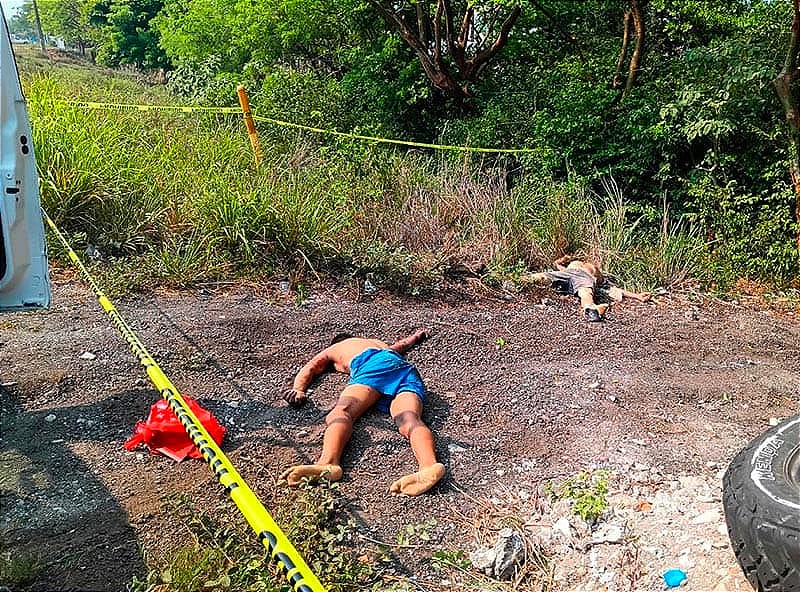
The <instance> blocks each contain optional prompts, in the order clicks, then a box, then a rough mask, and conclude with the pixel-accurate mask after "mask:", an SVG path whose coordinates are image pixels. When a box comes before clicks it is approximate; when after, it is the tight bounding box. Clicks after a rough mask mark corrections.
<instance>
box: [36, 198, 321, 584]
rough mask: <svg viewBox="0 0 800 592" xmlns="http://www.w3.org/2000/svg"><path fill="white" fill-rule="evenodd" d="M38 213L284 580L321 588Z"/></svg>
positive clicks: (208, 436)
mask: <svg viewBox="0 0 800 592" xmlns="http://www.w3.org/2000/svg"><path fill="white" fill-rule="evenodd" d="M42 215H43V216H44V219H45V221H46V222H47V224H48V226H50V228H51V229H52V231H53V232H54V233H55V235H56V236H57V237H58V239H59V240H60V241H61V244H62V245H63V246H64V248H65V249H66V251H67V254H68V255H69V258H70V260H71V261H72V262H73V263H74V264H75V266H76V267H77V268H78V270H79V271H80V272H81V275H83V277H84V279H85V280H86V281H87V282H88V283H89V285H90V286H91V288H92V290H93V291H94V293H95V296H97V299H98V301H99V302H100V306H102V307H103V310H105V311H106V313H107V314H108V316H109V317H110V318H111V320H112V321H113V322H114V324H115V325H116V327H117V329H118V330H119V332H120V333H121V334H122V336H123V337H124V338H125V340H126V341H127V342H128V345H129V346H130V348H131V350H132V351H133V353H134V355H135V356H136V357H137V358H138V360H139V362H140V363H141V364H142V366H144V367H145V370H146V372H147V376H148V377H149V378H150V381H151V382H152V383H153V385H155V387H156V389H158V392H159V393H160V394H161V396H162V397H164V399H165V400H166V401H167V402H168V403H169V406H170V408H171V409H172V410H173V411H174V412H175V415H177V416H178V419H179V420H180V422H181V423H182V424H183V427H184V429H185V430H186V433H187V434H189V437H190V438H191V439H192V442H194V444H195V445H196V446H197V448H198V449H199V450H200V452H201V453H202V455H203V458H204V459H205V460H206V462H207V463H208V464H209V466H210V467H211V470H212V471H213V472H214V475H216V477H217V479H218V480H219V482H220V484H221V485H222V486H223V487H224V488H225V490H226V491H227V492H228V495H230V497H231V499H232V500H233V501H234V503H235V504H236V506H237V507H238V508H239V510H240V511H241V513H242V514H243V515H244V517H245V519H246V520H247V522H248V524H250V527H251V528H252V529H253V530H254V531H255V533H256V535H258V539H259V540H260V541H261V543H262V544H263V545H264V546H265V547H266V548H267V551H268V552H269V554H270V556H271V557H272V559H273V560H275V561H276V562H277V565H278V567H279V568H280V569H281V570H282V571H283V572H284V575H285V576H286V578H287V580H288V581H289V584H291V586H292V588H293V589H294V590H295V592H325V588H324V587H323V586H322V584H320V582H319V580H318V579H317V577H316V576H315V575H314V574H313V573H312V571H311V569H310V568H309V567H308V565H307V564H306V562H305V561H304V560H303V558H302V557H301V556H300V554H299V553H298V552H297V550H296V549H295V548H294V546H293V545H292V543H291V541H289V539H288V538H287V537H286V535H285V534H284V533H283V531H282V530H281V529H280V527H279V526H278V525H277V523H276V522H275V521H274V520H273V519H272V516H270V514H269V512H267V510H266V508H264V506H263V504H262V503H261V502H260V501H259V499H258V498H257V497H256V495H255V494H254V493H253V491H252V490H251V489H250V487H249V486H248V485H247V483H246V482H245V481H244V479H242V477H241V476H240V475H239V473H238V471H237V470H236V469H235V467H234V466H233V464H231V462H230V461H229V460H228V458H227V457H226V456H225V454H224V453H223V452H222V450H221V449H220V448H219V447H218V446H217V444H216V443H215V442H214V440H213V438H212V437H211V436H210V435H209V433H208V432H207V431H206V429H205V428H204V427H203V424H202V423H200V421H199V420H198V419H197V416H195V414H194V413H192V410H191V409H190V408H189V406H188V405H187V404H186V401H185V400H184V399H183V397H181V395H180V394H179V393H178V389H176V388H175V386H174V385H173V384H172V383H171V382H170V380H169V379H168V378H167V377H166V375H165V374H164V373H163V372H162V371H161V368H159V366H158V364H156V362H155V360H154V359H153V358H152V356H151V355H150V354H149V353H148V351H147V349H146V348H145V347H144V345H143V344H142V342H141V341H139V338H138V337H136V334H135V333H134V332H133V330H132V329H131V328H130V326H128V323H127V322H125V319H124V318H122V315H120V314H119V312H118V311H117V309H116V308H115V307H114V305H113V304H112V303H111V301H110V300H109V299H108V298H106V296H105V295H104V294H103V292H102V291H101V290H100V288H99V287H98V286H97V284H96V283H95V281H94V278H92V276H91V274H90V273H89V271H88V270H87V269H86V267H85V266H84V265H83V262H82V261H81V260H80V259H79V258H78V256H77V255H76V254H75V251H73V250H72V247H70V245H69V243H68V242H67V240H66V239H65V238H64V235H63V234H61V231H59V229H58V227H56V225H55V223H54V222H53V221H52V220H51V219H50V216H48V215H47V212H45V211H44V209H42Z"/></svg>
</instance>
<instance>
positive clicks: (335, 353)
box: [328, 337, 389, 373]
mask: <svg viewBox="0 0 800 592" xmlns="http://www.w3.org/2000/svg"><path fill="white" fill-rule="evenodd" d="M370 348H374V349H389V345H388V344H387V343H386V342H384V341H381V340H380V339H365V338H362V337H351V338H349V339H345V340H343V341H340V342H339V343H336V344H334V345H332V346H331V347H330V348H328V350H329V351H328V356H329V357H330V359H331V361H332V362H333V366H334V368H335V369H336V370H337V371H338V372H344V373H349V372H350V363H351V362H352V361H353V358H355V357H356V356H359V355H361V354H362V353H364V352H365V351H366V350H368V349H370Z"/></svg>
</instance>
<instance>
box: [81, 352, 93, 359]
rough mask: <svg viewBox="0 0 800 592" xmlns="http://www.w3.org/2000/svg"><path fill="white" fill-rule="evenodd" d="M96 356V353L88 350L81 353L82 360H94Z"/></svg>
mask: <svg viewBox="0 0 800 592" xmlns="http://www.w3.org/2000/svg"><path fill="white" fill-rule="evenodd" d="M96 357H97V356H96V355H94V354H93V353H92V352H88V351H87V352H83V353H82V354H81V360H94V359H95V358H96Z"/></svg>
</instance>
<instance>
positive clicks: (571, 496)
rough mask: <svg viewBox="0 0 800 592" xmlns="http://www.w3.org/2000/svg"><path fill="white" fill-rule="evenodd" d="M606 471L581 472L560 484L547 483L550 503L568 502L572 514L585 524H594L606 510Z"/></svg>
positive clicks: (607, 475)
mask: <svg viewBox="0 0 800 592" xmlns="http://www.w3.org/2000/svg"><path fill="white" fill-rule="evenodd" d="M608 477H609V472H608V471H602V470H601V471H594V472H592V473H589V472H587V471H581V472H579V473H578V474H576V475H573V476H572V477H568V478H566V479H564V480H563V481H561V482H560V483H558V484H557V485H556V484H553V483H548V485H547V487H546V489H545V490H546V492H547V494H548V495H549V496H550V499H551V500H552V501H558V500H570V501H571V502H572V512H573V513H574V514H575V515H576V516H580V517H581V518H582V519H583V520H585V521H587V522H595V521H596V520H597V519H598V518H599V517H600V515H601V514H602V513H603V512H604V511H605V510H606V509H607V508H608V497H607V496H608Z"/></svg>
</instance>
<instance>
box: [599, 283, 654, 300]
mask: <svg viewBox="0 0 800 592" xmlns="http://www.w3.org/2000/svg"><path fill="white" fill-rule="evenodd" d="M608 295H609V296H610V297H611V298H612V299H614V300H616V301H617V302H622V299H623V298H631V299H633V300H638V301H639V302H649V301H650V299H651V298H652V295H651V294H650V293H649V292H630V291H628V290H625V289H623V288H619V287H617V286H612V287H611V289H610V290H609V291H608Z"/></svg>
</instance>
